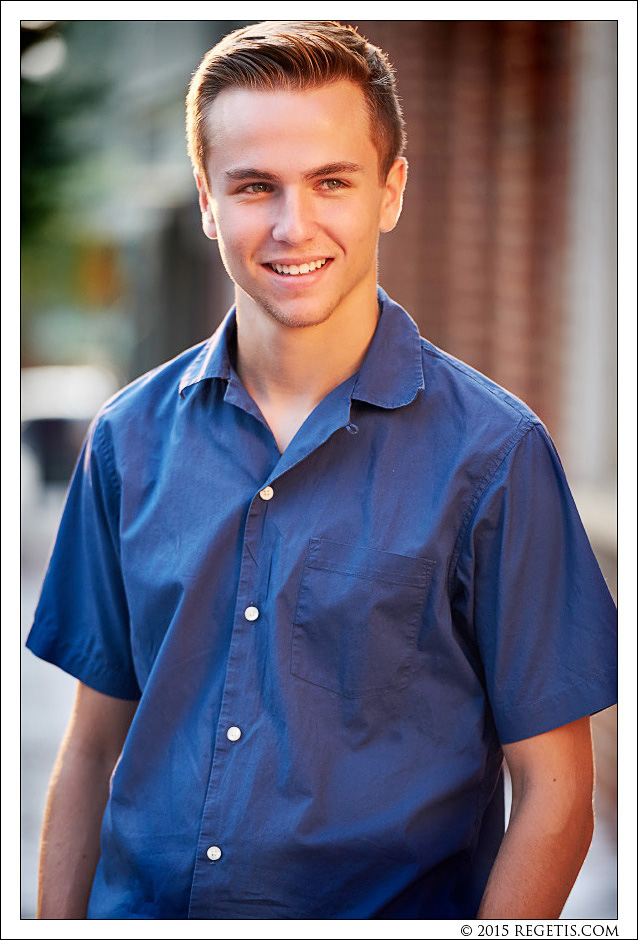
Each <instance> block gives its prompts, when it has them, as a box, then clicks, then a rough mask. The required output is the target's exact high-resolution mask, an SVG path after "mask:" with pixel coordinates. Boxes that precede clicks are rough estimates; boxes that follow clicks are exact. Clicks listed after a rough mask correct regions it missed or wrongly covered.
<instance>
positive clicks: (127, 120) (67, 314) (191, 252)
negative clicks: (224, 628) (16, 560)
mask: <svg viewBox="0 0 638 940" xmlns="http://www.w3.org/2000/svg"><path fill="white" fill-rule="evenodd" d="M344 22H346V21H344ZM347 22H349V23H351V24H352V25H356V26H357V27H358V28H359V30H360V32H361V33H363V34H364V35H365V36H367V37H368V38H369V39H370V40H371V41H372V42H374V43H376V44H378V45H380V46H381V47H382V48H383V49H385V50H386V52H387V53H388V55H389V57H390V59H391V61H392V62H393V63H394V65H395V66H396V68H397V72H398V87H399V93H400V95H401V97H402V99H403V104H404V111H405V117H406V121H407V126H408V149H407V157H408V161H409V165H410V173H409V182H408V189H407V195H406V201H405V205H404V210H403V215H402V218H401V221H400V223H399V226H398V228H397V229H396V231H395V232H394V233H393V234H392V235H391V236H385V237H384V238H383V239H382V245H381V253H380V281H381V283H382V284H383V286H384V287H385V289H386V290H387V291H388V292H389V293H390V295H391V296H392V297H394V299H395V300H397V301H399V302H400V303H401V304H402V305H403V306H405V307H406V308H407V309H408V311H409V312H410V313H411V314H412V316H413V317H414V318H415V319H416V320H417V322H418V323H419V327H420V329H421V332H422V334H423V335H425V336H426V337H428V339H430V340H431V341H433V342H434V343H436V344H437V345H439V346H442V347H443V348H445V349H446V350H448V351H449V352H451V353H452V354H453V355H455V356H458V357H459V358H461V359H464V360H465V361H466V362H468V363H470V364H471V365H472V366H474V367H475V368H477V369H479V370H481V371H483V372H485V373H487V374H488V375H489V376H490V377H491V378H493V379H495V380H496V381H497V382H499V383H501V384H502V385H504V386H506V387H507V388H509V389H510V390H511V391H513V392H514V393H515V394H517V395H519V396H520V397H521V398H523V399H524V400H525V401H526V402H527V403H528V404H529V405H530V406H531V407H532V408H533V409H534V410H535V411H536V412H537V413H538V414H539V415H540V416H541V418H542V419H543V420H544V422H545V423H546V424H547V426H548V428H549V430H550V432H551V434H552V436H553V437H554V439H555V441H556V443H557V445H558V448H559V450H560V452H561V455H562V458H563V462H564V464H565V467H566V470H567V475H568V478H569V480H570V483H571V485H572V488H573V492H574V495H575V498H576V501H577V503H578V505H579V508H580V511H581V515H582V517H583V521H584V523H585V526H586V528H587V530H588V533H589V536H590V539H591V541H592V544H593V546H594V550H595V551H596V554H597V556H598V559H599V562H600V564H601V567H602V569H603V572H604V574H605V576H606V578H607V580H608V583H609V586H610V589H611V590H612V593H613V594H614V596H616V584H617V574H616V571H617V541H616V447H617V426H616V349H617V341H616V231H617V229H616V162H617V154H616V141H617V126H616V119H617V105H616V94H617V87H616V86H617V81H616V75H617V72H616V68H617V64H616V58H617V52H616V50H617V24H616V22H614V21H609V22H605V21H590V22H575V21H569V22H561V21H556V20H552V21H492V20H489V21H478V20H477V21H441V20H436V21H400V20H398V21H383V20H374V21H365V22H364V21H353V20H349V21H347ZM242 25H245V21H156V22H153V21H130V22H129V21H114V20H110V21H95V20H92V21H80V20H77V21H28V22H26V21H23V22H22V24H21V27H20V41H21V77H22V78H21V135H22V178H21V233H22V243H21V294H22V320H21V323H22V325H21V366H22V369H21V374H22V382H21V385H22V388H21V403H22V435H21V467H22V488H21V510H22V543H21V566H22V587H21V598H22V638H23V640H24V638H25V637H26V633H27V632H28V629H29V626H30V622H31V617H32V615H33V611H34V608H35V604H36V602H37V597H38V592H39V587H40V583H41V579H42V576H43V573H44V568H45V566H46V561H47V556H48V553H49V550H50V547H51V542H52V539H53V538H54V535H55V531H56V528H57V522H58V519H59V515H60V511H61V507H62V502H63V499H64V493H65V489H66V485H67V482H68V478H69V475H70V473H71V471H72V468H73V464H74V461H75V458H76V456H77V452H78V449H79V446H80V443H81V440H82V437H83V435H84V433H85V431H86V428H87V426H88V422H89V421H90V419H91V418H92V417H93V415H94V414H95V412H96V411H97V409H98V408H99V407H100V405H101V404H102V403H103V401H104V400H105V399H106V398H107V397H109V396H110V395H111V394H112V393H113V392H114V391H115V390H116V389H117V388H119V387H120V386H121V385H123V384H125V383H126V382H128V381H129V380H130V379H132V378H134V377H136V376H138V375H140V374H141V373H143V372H145V371H146V370H147V369H150V368H152V367H154V366H156V365H158V364H159V363H161V362H162V361H164V360H166V359H168V358H170V357H172V356H174V355H176V354H177V353H178V352H180V351H181V350H182V349H185V348H186V347H188V346H191V345H193V344H195V343H197V342H199V341H200V340H202V339H204V338H205V337H206V336H208V335H209V334H210V333H211V332H212V331H213V330H214V328H215V327H216V326H217V324H218V323H219V322H220V321H221V319H222V317H223V315H224V314H225V312H226V310H227V309H228V307H229V306H230V304H231V302H232V290H231V284H230V281H229V280H228V278H227V276H226V274H225V272H224V271H223V268H222V266H221V263H220V261H219V258H218V255H217V252H216V249H214V248H213V247H211V243H210V242H209V241H208V240H207V239H206V238H205V237H204V236H203V234H202V232H201V228H200V220H199V211H198V206H197V198H196V191H195V186H194V183H193V179H192V173H191V168H190V164H189V161H188V158H187V155H186V148H185V140H184V130H183V128H184V98H185V95H186V91H187V87H188V83H189V80H190V76H191V74H192V72H193V71H194V69H195V68H196V67H197V65H198V63H199V61H200V59H201V57H202V56H203V54H204V53H205V52H206V51H207V50H208V49H209V48H210V47H211V46H212V45H214V43H215V42H217V41H218V40H219V39H220V38H221V36H222V35H223V34H224V33H226V32H229V31H230V30H232V29H235V28H237V27H239V26H242ZM16 26H17V22H16ZM73 692H74V680H72V679H70V678H69V677H68V676H65V675H64V674H62V673H59V671H58V670H55V669H53V668H52V667H51V666H49V665H47V664H44V663H41V662H40V661H39V660H37V659H36V658H35V657H34V656H33V655H32V654H30V653H28V652H23V670H22V740H23V752H22V778H21V779H22V831H23V849H22V917H24V918H31V917H33V916H34V914H35V893H36V866H37V847H38V837H39V828H40V823H41V817H42V810H43V807H44V799H45V793H46V786H47V781H48V776H49V774H50V771H51V767H52V764H53V760H54V757H55V753H56V751H57V747H58V744H59V741H60V737H61V734H62V731H63V728H64V726H65V724H66V720H67V717H68V713H69V709H70V706H71V701H72V697H73ZM594 737H595V748H596V759H597V788H596V811H597V817H598V827H597V830H596V835H595V841H594V847H593V850H592V852H591V853H590V856H589V858H588V860H587V862H586V864H585V868H584V869H583V872H582V874H581V876H580V878H579V881H578V882H577V884H576V886H575V888H574V891H573V892H572V896H571V897H570V900H569V902H568V905H567V907H566V909H565V912H564V916H565V917H582V918H587V919H593V918H607V917H612V918H613V917H615V916H616V713H615V710H608V711H606V712H604V713H602V714H601V715H599V716H596V717H595V719H594Z"/></svg>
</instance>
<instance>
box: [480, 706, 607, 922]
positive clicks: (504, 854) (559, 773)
mask: <svg viewBox="0 0 638 940" xmlns="http://www.w3.org/2000/svg"><path fill="white" fill-rule="evenodd" d="M503 750H504V752H505V759H506V761H507V765H508V767H509V770H510V774H511V777H512V813H511V817H510V824H509V827H508V829H507V832H506V833H505V838H504V839H503V843H502V845H501V848H500V850H499V853H498V855H497V857H496V861H495V862H494V866H493V868H492V872H491V874H490V877H489V880H488V883H487V887H486V889H485V894H484V895H483V900H482V902H481V906H480V908H479V911H478V915H477V916H478V917H479V918H484V919H487V918H508V919H509V918H516V919H543V918H556V917H559V916H560V913H561V911H562V909H563V906H564V904H565V901H566V900H567V897H568V895H569V892H570V891H571V889H572V885H573V884H574V881H575V880H576V876H577V875H578V872H579V871H580V868H581V865H582V864H583V861H584V859H585V856H586V854H587V850H588V849H589V845H590V843H591V838H592V834H593V829H594V816H593V808H592V791H593V783H594V764H593V752H592V741H591V730H590V726H589V718H581V719H580V720H578V721H574V722H572V723H571V724H568V725H563V726H562V727H560V728H556V729H555V730H554V731H549V732H547V733H546V734H541V735H538V736H537V737H534V738H528V739H527V740H524V741H518V742H517V743H516V744H508V745H506V746H504V748H503Z"/></svg>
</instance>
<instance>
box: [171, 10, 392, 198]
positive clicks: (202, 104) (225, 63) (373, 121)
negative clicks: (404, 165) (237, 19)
mask: <svg viewBox="0 0 638 940" xmlns="http://www.w3.org/2000/svg"><path fill="white" fill-rule="evenodd" d="M343 79H347V80H349V81H352V82H354V83H355V84H357V85H359V87H360V88H361V90H362V91H363V94H364V96H365V100H366V104H367V107H368V113H369V115H370V129H371V134H372V140H373V143H374V144H375V146H376V148H377V152H378V154H379V173H380V175H381V179H382V181H383V180H385V178H386V177H387V174H388V172H389V170H390V167H391V166H392V164H393V163H394V160H395V159H396V158H397V157H398V156H400V155H401V154H402V153H403V149H404V147H405V125H404V121H403V115H402V112H401V105H400V103H399V99H398V96H397V92H396V83H395V78H394V69H393V68H392V66H391V65H390V62H389V61H388V58H387V56H386V55H385V53H383V52H382V51H381V49H378V48H377V47H376V46H373V45H372V44H371V43H369V42H368V41H367V39H364V38H363V37H362V36H360V35H359V33H358V32H357V31H356V29H354V28H353V27H350V26H343V25H342V24H341V23H337V22H327V21H326V22H323V21H321V22H320V21H316V20H291V21H285V22H279V21H267V22H264V23H257V24H254V25H251V26H245V27H244V28H243V29H238V30H235V32H232V33H229V35H227V36H225V37H224V38H223V39H222V40H221V41H220V42H219V43H217V45H216V46H214V47H213V48H212V49H211V50H210V51H209V52H207V53H206V55H205V56H204V58H203V59H202V61H201V63H200V66H199V68H198V69H197V71H196V72H195V74H194V75H193V79H192V81H191V84H190V88H189V91H188V96H187V98H186V137H187V140H188V152H189V155H190V158H191V160H192V163H193V167H194V168H195V171H196V172H197V173H198V174H199V175H200V176H201V177H202V179H206V167H205V161H206V151H207V139H206V115H207V113H208V110H209V108H210V105H211V104H212V102H213V101H214V100H215V98H216V97H217V95H218V94H219V93H220V92H221V91H223V90H224V88H231V87H238V88H252V89H281V88H283V89H290V90H292V89H300V90H303V89H307V88H314V87H319V86H321V85H327V84H330V83H332V82H336V81H339V80H343Z"/></svg>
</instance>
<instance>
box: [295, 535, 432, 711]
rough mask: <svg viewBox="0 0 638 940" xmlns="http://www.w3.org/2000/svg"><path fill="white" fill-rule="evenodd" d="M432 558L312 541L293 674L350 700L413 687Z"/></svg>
mask: <svg viewBox="0 0 638 940" xmlns="http://www.w3.org/2000/svg"><path fill="white" fill-rule="evenodd" d="M433 567H434V562H431V561H428V560H426V559H425V558H411V557H409V556H407V555H394V554H392V553H390V552H380V551H376V550H374V549H369V548H362V547H361V546H359V545H343V544H341V543H340V542H332V541H329V540H328V539H311V540H310V544H309V548H308V555H307V558H306V563H305V566H304V570H303V574H302V579H301V585H300V588H299V596H298V598H297V608H296V611H295V619H294V623H293V635H292V658H291V672H292V674H293V675H295V676H297V677H298V678H300V679H304V680H305V681H306V682H311V683H312V684H313V685H318V686H321V687H322V688H324V689H329V690H330V691H331V692H337V693H339V694H340V695H343V696H345V697H346V698H357V697H359V696H363V695H371V694H374V693H378V692H383V691H385V690H388V689H393V688H399V687H401V686H402V685H405V684H407V681H408V676H409V671H410V666H411V661H412V659H413V655H414V653H415V645H416V635H417V631H418V627H419V622H420V618H421V613H422V611H423V606H424V602H425V595H426V591H427V588H428V585H429V583H430V579H431V574H432V569H433Z"/></svg>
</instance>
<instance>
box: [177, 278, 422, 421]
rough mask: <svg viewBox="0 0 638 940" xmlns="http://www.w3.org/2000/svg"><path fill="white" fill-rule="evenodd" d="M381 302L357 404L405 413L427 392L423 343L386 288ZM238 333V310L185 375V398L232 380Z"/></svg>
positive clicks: (380, 291)
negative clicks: (193, 390) (232, 349)
mask: <svg viewBox="0 0 638 940" xmlns="http://www.w3.org/2000/svg"><path fill="white" fill-rule="evenodd" d="M377 296H378V301H379V311H380V316H379V322H378V324H377V328H376V330H375V333H374V336H373V337H372V342H371V343H370V346H369V348H368V352H367V353H366V357H365V359H364V361H363V365H362V366H361V369H360V370H359V374H358V376H357V378H356V381H355V383H354V388H353V391H352V398H354V399H356V400H357V401H365V402H368V403H369V404H371V405H377V406H378V407H380V408H401V407H402V406H403V405H408V404H409V403H410V402H411V401H413V400H414V398H415V397H416V395H417V393H418V392H419V391H420V390H421V389H423V388H424V386H425V383H424V377H423V359H422V356H421V339H420V336H419V330H418V327H417V325H416V323H415V322H414V320H413V319H412V318H411V317H410V316H409V315H408V314H407V313H406V312H405V310H404V309H403V308H402V307H400V306H399V305H398V304H397V303H395V302H394V301H393V300H391V299H390V297H388V295H387V294H386V293H385V291H384V290H383V289H382V288H380V287H379V288H378V289H377ZM234 333H235V308H234V307H233V308H232V309H231V310H230V311H229V312H228V313H227V314H226V317H225V318H224V320H223V321H222V323H221V324H220V326H219V327H218V328H217V330H216V331H215V333H213V335H212V336H211V338H210V339H209V340H208V341H207V342H206V343H204V345H203V346H202V348H201V349H200V351H199V353H198V354H197V356H196V357H195V359H194V360H193V361H192V363H191V364H190V366H189V367H188V368H187V369H186V371H185V372H184V375H183V377H182V381H181V382H180V386H179V392H180V395H182V396H183V395H184V392H185V390H186V389H187V388H189V387H190V386H192V385H197V384H198V383H199V382H201V381H202V380H203V379H216V378H219V379H226V380H228V379H230V376H231V362H230V356H229V352H228V347H229V342H230V340H232V339H233V337H234ZM389 350H390V351H391V352H390V354H388V351H389Z"/></svg>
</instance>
